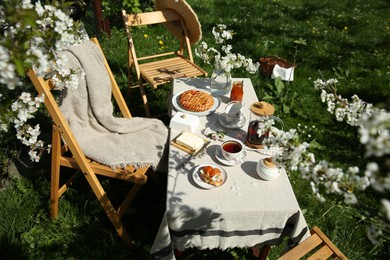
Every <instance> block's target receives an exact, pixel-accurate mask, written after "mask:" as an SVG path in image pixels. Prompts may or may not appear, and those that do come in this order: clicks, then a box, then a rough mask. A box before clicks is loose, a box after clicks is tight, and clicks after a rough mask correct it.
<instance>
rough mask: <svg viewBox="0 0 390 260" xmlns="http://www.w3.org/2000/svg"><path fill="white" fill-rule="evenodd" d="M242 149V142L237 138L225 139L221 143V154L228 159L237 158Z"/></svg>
mask: <svg viewBox="0 0 390 260" xmlns="http://www.w3.org/2000/svg"><path fill="white" fill-rule="evenodd" d="M243 149H244V146H243V144H242V143H241V142H240V141H238V140H227V141H225V142H223V143H222V145H221V151H222V156H223V157H225V159H226V160H228V161H234V160H239V159H240V158H241V156H242V153H243Z"/></svg>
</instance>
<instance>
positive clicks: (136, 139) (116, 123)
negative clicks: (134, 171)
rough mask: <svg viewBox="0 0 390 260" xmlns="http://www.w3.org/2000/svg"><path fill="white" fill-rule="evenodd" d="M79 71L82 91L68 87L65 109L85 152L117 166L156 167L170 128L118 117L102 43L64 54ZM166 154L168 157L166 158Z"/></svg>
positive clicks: (63, 100) (86, 44)
mask: <svg viewBox="0 0 390 260" xmlns="http://www.w3.org/2000/svg"><path fill="white" fill-rule="evenodd" d="M65 54H66V56H67V58H68V63H67V64H66V65H65V66H66V67H68V68H70V69H74V70H75V71H81V70H80V69H78V68H80V67H82V68H83V70H84V72H85V77H82V76H81V73H77V75H78V78H79V86H78V88H77V89H65V90H64V91H63V94H62V97H61V101H60V109H61V111H62V112H63V114H64V115H65V118H66V119H67V120H68V123H69V126H70V128H71V129H72V131H73V133H74V135H75V137H76V140H77V141H78V142H79V144H80V146H81V149H82V150H83V152H84V153H85V155H86V156H87V157H89V158H91V159H93V160H95V161H97V162H100V163H102V164H105V165H108V166H111V167H113V168H117V167H124V166H126V165H133V166H135V167H142V166H144V165H147V164H150V165H151V167H152V168H154V169H156V168H157V167H158V165H159V163H160V161H161V157H163V154H164V150H165V147H166V144H167V140H168V129H167V127H166V126H165V125H164V124H163V123H162V122H161V121H160V120H157V119H150V118H141V117H133V118H130V119H128V118H118V117H115V116H113V112H114V108H113V104H112V101H111V100H112V99H111V98H112V96H111V93H112V92H111V82H110V78H109V76H108V73H107V70H106V68H105V67H104V57H103V55H102V53H101V51H100V49H99V48H98V46H97V45H96V44H95V43H93V42H91V41H86V42H84V43H83V44H81V45H74V46H71V47H69V48H68V51H66V52H65ZM163 158H164V157H163Z"/></svg>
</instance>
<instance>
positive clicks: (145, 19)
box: [122, 10, 207, 117]
mask: <svg viewBox="0 0 390 260" xmlns="http://www.w3.org/2000/svg"><path fill="white" fill-rule="evenodd" d="M122 17H123V21H124V27H125V31H126V33H127V37H128V76H129V77H128V78H129V79H128V80H129V86H131V87H139V88H140V91H141V96H142V100H143V103H144V108H145V113H146V115H147V116H148V117H150V116H151V113H150V109H149V105H148V99H147V96H146V92H145V88H144V85H145V84H144V81H145V82H146V83H147V84H149V85H150V86H151V87H152V88H154V89H156V88H157V87H158V86H159V85H163V84H166V83H169V82H171V81H172V79H174V78H194V77H198V76H207V72H206V71H204V70H203V69H202V68H200V67H199V66H197V65H196V64H195V63H194V60H193V55H192V50H191V45H190V40H189V38H188V33H187V28H186V26H185V23H184V21H183V20H182V18H181V17H180V15H179V14H178V13H176V12H175V11H173V10H166V11H154V12H146V13H141V14H127V13H126V11H125V10H122ZM168 22H177V23H178V24H181V27H182V37H181V38H180V39H178V41H179V44H180V45H179V46H180V48H179V50H167V51H166V52H164V53H159V54H152V55H147V56H143V57H138V55H137V52H136V47H135V45H136V44H135V42H134V40H133V37H132V34H131V28H132V27H134V26H145V25H148V26H150V25H155V24H164V23H168ZM138 48H140V47H138ZM133 69H135V72H136V74H137V79H136V80H137V82H138V85H132V70H133Z"/></svg>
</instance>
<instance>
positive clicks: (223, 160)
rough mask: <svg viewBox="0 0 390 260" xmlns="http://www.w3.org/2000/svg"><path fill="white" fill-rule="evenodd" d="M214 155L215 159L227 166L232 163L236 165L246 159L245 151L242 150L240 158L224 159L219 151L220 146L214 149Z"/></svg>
mask: <svg viewBox="0 0 390 260" xmlns="http://www.w3.org/2000/svg"><path fill="white" fill-rule="evenodd" d="M215 157H216V158H217V160H218V161H219V162H220V163H222V164H224V165H227V166H234V165H237V164H241V163H243V162H244V161H245V159H246V151H245V150H244V151H242V156H241V158H239V159H237V160H230V161H229V160H226V159H225V157H223V155H222V151H221V148H217V150H216V151H215Z"/></svg>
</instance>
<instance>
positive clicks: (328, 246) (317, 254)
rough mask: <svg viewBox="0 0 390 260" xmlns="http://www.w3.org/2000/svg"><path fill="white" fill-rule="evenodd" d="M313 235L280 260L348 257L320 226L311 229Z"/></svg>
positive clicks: (319, 259)
mask: <svg viewBox="0 0 390 260" xmlns="http://www.w3.org/2000/svg"><path fill="white" fill-rule="evenodd" d="M310 233H311V236H310V237H309V238H308V239H306V240H304V241H303V242H302V243H300V244H299V245H297V246H296V247H294V248H293V249H291V250H289V251H288V252H287V253H285V254H284V255H282V256H281V257H279V258H278V259H279V260H292V259H301V258H303V259H308V260H310V259H311V260H325V259H329V258H331V259H341V260H344V259H348V258H347V257H346V256H345V255H344V254H343V253H342V252H341V251H340V250H339V249H338V248H337V247H336V246H335V245H334V244H333V243H332V241H330V239H329V238H328V237H327V236H326V235H325V234H324V233H323V232H322V231H321V230H320V229H319V228H318V227H316V226H315V227H313V228H312V229H311V230H310Z"/></svg>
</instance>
